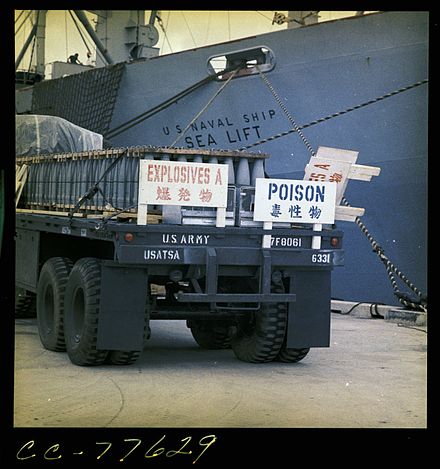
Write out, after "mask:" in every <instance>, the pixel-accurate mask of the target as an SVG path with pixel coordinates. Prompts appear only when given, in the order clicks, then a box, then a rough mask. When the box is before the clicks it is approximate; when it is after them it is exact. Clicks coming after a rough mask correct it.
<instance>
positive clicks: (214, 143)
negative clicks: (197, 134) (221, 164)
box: [208, 134, 217, 147]
mask: <svg viewBox="0 0 440 469" xmlns="http://www.w3.org/2000/svg"><path fill="white" fill-rule="evenodd" d="M210 145H217V142H216V141H215V140H214V137H213V136H212V135H211V134H208V147H209V146H210Z"/></svg>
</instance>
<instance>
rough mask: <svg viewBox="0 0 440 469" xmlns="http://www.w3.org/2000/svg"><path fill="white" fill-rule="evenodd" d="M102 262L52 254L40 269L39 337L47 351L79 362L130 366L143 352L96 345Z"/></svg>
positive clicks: (38, 289)
mask: <svg viewBox="0 0 440 469" xmlns="http://www.w3.org/2000/svg"><path fill="white" fill-rule="evenodd" d="M100 288H101V264H100V261H99V260H98V259H95V258H90V257H87V258H83V259H80V260H78V261H77V262H76V263H75V264H74V265H73V263H72V261H71V260H70V259H67V258H63V257H53V258H50V259H48V260H47V261H46V262H45V264H44V265H43V268H42V269H41V273H40V278H39V281H38V288H37V323H38V332H39V335H40V340H41V343H42V344H43V346H44V347H45V348H46V349H48V350H53V351H67V354H68V356H69V358H70V360H71V361H72V363H74V364H76V365H82V366H87V365H101V364H103V363H110V364H114V365H129V364H131V363H134V362H135V361H136V360H137V359H138V358H139V356H140V354H141V353H142V352H140V351H118V350H112V351H108V350H100V349H98V348H97V346H96V344H97V338H98V314H99V308H100Z"/></svg>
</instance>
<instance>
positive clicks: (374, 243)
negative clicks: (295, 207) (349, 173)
mask: <svg viewBox="0 0 440 469" xmlns="http://www.w3.org/2000/svg"><path fill="white" fill-rule="evenodd" d="M257 69H258V72H259V73H260V76H261V78H262V80H263V81H264V83H265V84H266V86H267V87H268V88H269V90H270V92H271V93H272V95H273V96H274V98H275V100H276V101H277V103H278V105H279V106H280V108H281V109H282V111H283V113H284V114H285V115H286V117H287V118H288V120H289V122H290V123H291V124H292V126H293V129H292V130H289V131H288V132H284V133H283V135H287V134H288V133H292V132H297V133H298V135H299V136H300V137H301V140H302V141H303V143H304V145H305V146H306V147H307V149H308V150H309V152H310V154H311V155H312V156H315V154H316V153H315V151H314V150H313V148H312V146H311V145H310V143H309V141H308V140H307V138H306V137H305V135H304V134H303V133H302V132H301V129H303V128H305V127H309V126H311V125H314V124H318V123H319V122H324V121H325V120H329V119H331V118H333V117H338V116H340V115H342V114H346V113H347V112H351V111H354V110H355V109H360V108H362V107H364V106H367V105H369V104H372V103H376V102H378V101H381V100H382V99H386V98H389V97H390V96H394V95H396V94H398V93H402V92H403V91H407V90H409V89H411V88H415V87H416V86H420V85H422V84H424V83H427V82H428V80H422V81H419V82H417V83H415V84H413V85H410V86H406V87H404V88H399V89H398V90H396V91H393V92H391V93H387V94H385V95H382V96H379V97H378V98H375V99H372V100H370V101H367V102H365V103H362V104H358V105H356V106H353V107H351V108H348V109H346V110H345V111H341V112H338V113H334V114H331V115H330V116H327V117H324V118H322V119H317V120H315V121H313V122H311V123H309V124H306V125H303V126H301V127H299V126H298V125H297V124H296V122H295V119H294V118H293V117H292V115H291V114H290V113H289V111H288V110H287V108H286V106H285V105H284V103H283V101H282V100H281V98H280V97H279V96H278V94H277V92H276V91H275V89H274V87H273V86H272V84H271V83H270V81H269V80H268V78H267V77H266V75H265V74H264V73H263V72H262V71H261V70H260V69H259V68H258V67H257ZM279 136H281V134H279ZM275 138H277V136H274V137H271V138H269V139H266V140H265V141H269V140H273V139H275ZM265 141H261V140H260V141H259V142H257V143H255V144H252V145H248V146H246V147H243V148H241V149H240V150H244V149H247V148H250V147H252V146H256V145H258V144H260V143H264V142H265ZM341 201H342V203H343V204H344V205H346V206H348V207H349V206H350V204H349V203H348V202H347V199H346V198H345V197H342V200H341ZM355 223H356V224H357V225H358V226H359V228H360V229H361V231H362V233H363V234H364V235H365V236H366V237H367V239H368V241H369V242H370V244H371V246H372V247H373V251H374V252H375V253H376V254H377V256H378V257H379V259H380V260H381V262H382V263H383V264H384V266H385V268H386V271H387V274H388V277H389V279H390V281H391V285H392V287H393V290H394V292H395V295H396V296H397V298H398V300H399V302H400V303H401V304H403V305H404V306H405V307H409V308H413V309H416V310H420V309H421V310H423V311H425V312H426V311H427V298H426V296H424V295H423V293H422V292H421V291H420V290H419V289H418V288H417V287H416V286H415V285H414V284H413V283H412V282H410V281H409V280H408V278H407V277H406V276H405V275H404V274H403V272H401V271H400V270H399V269H398V268H397V267H396V266H395V265H394V264H393V263H392V262H391V261H390V260H389V259H388V257H387V256H386V255H385V253H384V250H383V248H382V247H381V246H380V245H379V243H378V242H377V241H376V240H375V239H374V238H373V236H372V235H371V233H370V232H369V231H368V229H367V227H366V226H365V224H364V223H363V222H362V221H361V220H360V218H359V217H356V219H355ZM393 272H394V273H395V274H396V275H397V276H398V277H399V278H400V279H401V280H402V281H403V282H404V283H405V284H406V285H407V286H408V287H409V288H410V289H411V290H412V291H413V292H414V293H415V294H416V295H417V296H418V297H419V298H420V302H419V303H415V302H413V301H411V299H410V298H408V297H406V296H405V295H404V294H402V293H401V292H400V290H399V288H398V285H397V282H396V279H395V278H394V275H393Z"/></svg>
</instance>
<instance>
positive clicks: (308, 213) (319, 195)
mask: <svg viewBox="0 0 440 469" xmlns="http://www.w3.org/2000/svg"><path fill="white" fill-rule="evenodd" d="M335 200H336V182H317V181H304V180H298V181H297V180H288V179H257V180H256V185H255V208H254V220H256V221H272V222H290V223H333V222H334V220H335Z"/></svg>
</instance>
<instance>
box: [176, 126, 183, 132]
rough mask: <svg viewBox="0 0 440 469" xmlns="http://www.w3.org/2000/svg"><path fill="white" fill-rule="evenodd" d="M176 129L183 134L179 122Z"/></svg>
mask: <svg viewBox="0 0 440 469" xmlns="http://www.w3.org/2000/svg"><path fill="white" fill-rule="evenodd" d="M176 130H177V133H178V134H181V133H182V128H181V127H180V125H179V124H177V125H176Z"/></svg>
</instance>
